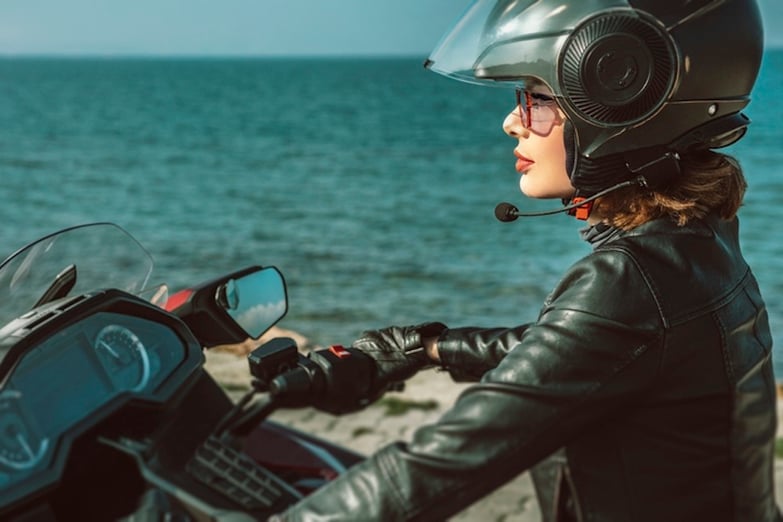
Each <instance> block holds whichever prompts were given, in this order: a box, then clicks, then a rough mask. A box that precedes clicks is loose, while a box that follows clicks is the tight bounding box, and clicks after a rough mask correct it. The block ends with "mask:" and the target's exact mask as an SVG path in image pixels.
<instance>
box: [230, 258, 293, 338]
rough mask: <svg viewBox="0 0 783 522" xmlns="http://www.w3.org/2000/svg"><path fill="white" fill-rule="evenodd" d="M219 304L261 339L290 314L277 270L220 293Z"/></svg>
mask: <svg viewBox="0 0 783 522" xmlns="http://www.w3.org/2000/svg"><path fill="white" fill-rule="evenodd" d="M215 299H216V301H217V304H218V305H219V306H222V307H223V309H224V310H225V311H226V313H228V315H229V316H230V317H231V318H232V319H234V321H236V323H237V324H238V325H239V326H240V327H241V328H242V329H243V330H244V331H245V332H247V334H248V337H252V338H253V339H257V338H258V337H260V336H261V334H263V333H264V332H266V331H267V330H269V328H271V327H272V325H274V324H275V323H277V322H278V321H279V320H280V319H281V318H282V317H283V316H284V315H285V314H286V312H287V311H288V299H287V298H286V289H285V284H284V283H283V276H282V275H281V274H280V272H279V271H278V270H277V269H276V268H274V267H269V268H263V269H261V270H259V271H257V272H252V273H250V274H246V275H244V276H241V277H238V278H236V279H229V280H228V281H226V283H225V284H223V285H221V286H219V287H218V289H217V293H216V296H215Z"/></svg>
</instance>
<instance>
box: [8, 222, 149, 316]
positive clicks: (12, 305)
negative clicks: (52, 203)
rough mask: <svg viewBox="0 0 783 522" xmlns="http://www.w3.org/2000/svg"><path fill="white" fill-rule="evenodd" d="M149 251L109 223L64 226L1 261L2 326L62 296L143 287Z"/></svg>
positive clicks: (127, 290) (133, 289) (145, 279)
mask: <svg viewBox="0 0 783 522" xmlns="http://www.w3.org/2000/svg"><path fill="white" fill-rule="evenodd" d="M152 268H153V262H152V257H151V256H150V254H149V253H148V252H147V251H146V250H145V249H144V247H142V246H141V245H140V244H139V243H138V241H136V240H135V239H134V238H133V237H132V236H131V235H130V234H128V233H127V232H126V231H125V230H123V229H122V228H120V227H119V226H117V225H114V224H112V223H93V224H89V225H81V226H76V227H71V228H66V229H63V230H61V231H59V232H56V233H54V234H51V235H49V236H45V237H42V238H41V239H38V240H37V241H35V242H33V243H30V244H29V245H27V246H26V247H24V248H22V249H20V250H18V251H17V252H16V253H14V254H12V255H11V256H9V257H8V258H6V260H5V261H3V262H2V263H0V327H1V326H2V325H5V324H6V323H8V322H9V321H11V320H13V319H16V318H17V317H19V316H20V315H22V314H24V313H25V312H27V311H29V310H31V309H33V308H35V307H36V306H39V305H42V304H44V303H46V302H49V301H53V300H55V299H59V298H61V297H65V296H74V295H80V294H84V293H87V292H90V291H93V290H98V289H103V288H118V289H120V290H125V291H126V292H130V293H132V294H136V295H138V294H141V293H142V292H143V291H144V290H146V287H147V283H148V281H149V278H150V274H151V273H152Z"/></svg>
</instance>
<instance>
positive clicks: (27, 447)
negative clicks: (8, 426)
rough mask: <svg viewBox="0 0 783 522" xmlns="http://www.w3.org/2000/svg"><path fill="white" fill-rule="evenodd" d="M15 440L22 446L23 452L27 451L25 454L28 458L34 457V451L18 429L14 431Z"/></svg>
mask: <svg viewBox="0 0 783 522" xmlns="http://www.w3.org/2000/svg"><path fill="white" fill-rule="evenodd" d="M16 441H17V442H18V443H19V445H20V446H21V447H22V449H23V450H24V452H25V453H27V455H28V456H29V457H30V458H33V457H35V453H33V450H32V448H31V447H30V445H29V444H27V439H25V438H24V436H23V435H22V433H21V432H18V431H17V432H16Z"/></svg>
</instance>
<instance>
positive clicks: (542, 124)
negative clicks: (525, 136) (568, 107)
mask: <svg viewBox="0 0 783 522" xmlns="http://www.w3.org/2000/svg"><path fill="white" fill-rule="evenodd" d="M516 98H517V108H518V109H519V119H520V120H521V121H522V125H523V126H524V127H525V128H526V129H529V130H530V131H531V132H535V133H536V134H538V135H540V136H547V135H548V134H549V133H550V132H552V128H553V127H554V126H555V124H556V123H560V121H561V119H560V113H558V112H557V104H556V103H555V100H554V99H552V98H549V97H547V96H544V95H541V94H531V93H530V92H529V91H526V90H524V89H517V90H516Z"/></svg>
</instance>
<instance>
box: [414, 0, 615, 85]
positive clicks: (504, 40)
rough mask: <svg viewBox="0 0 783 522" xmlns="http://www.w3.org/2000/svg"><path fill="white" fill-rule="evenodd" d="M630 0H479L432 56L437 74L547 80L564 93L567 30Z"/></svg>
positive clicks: (496, 80) (490, 80)
mask: <svg viewBox="0 0 783 522" xmlns="http://www.w3.org/2000/svg"><path fill="white" fill-rule="evenodd" d="M609 7H625V8H627V7H628V2H627V0H577V1H571V2H564V1H562V0H558V1H553V0H476V1H475V2H474V3H473V4H472V5H471V6H470V7H469V8H468V9H467V11H466V12H465V14H464V15H463V16H462V18H460V19H459V20H458V21H457V23H456V24H455V26H454V27H453V28H452V29H451V31H449V32H448V33H447V34H446V35H445V36H444V37H443V39H442V40H441V42H440V43H439V44H438V46H437V47H436V48H435V50H434V51H433V52H432V54H431V55H430V58H429V60H427V62H426V64H425V65H426V66H427V67H428V68H429V69H431V70H433V71H434V72H436V73H438V74H442V75H444V76H448V77H450V78H454V79H457V80H461V81H464V82H470V83H479V84H500V85H501V86H522V87H524V88H526V89H529V90H533V91H535V90H538V89H537V88H536V87H537V86H538V85H540V84H542V83H543V84H544V85H546V86H547V87H548V90H549V91H551V92H552V93H553V94H555V95H556V96H557V95H560V94H561V93H560V92H558V91H559V88H558V85H557V84H558V82H557V61H558V57H559V55H560V50H561V48H562V47H563V44H564V43H565V41H566V40H567V39H568V35H569V34H570V33H571V32H572V31H573V30H574V28H575V27H576V26H577V25H578V24H579V23H580V22H581V21H583V20H584V19H585V18H587V17H589V16H590V15H592V14H594V13H595V12H596V11H597V10H600V9H606V8H609Z"/></svg>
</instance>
